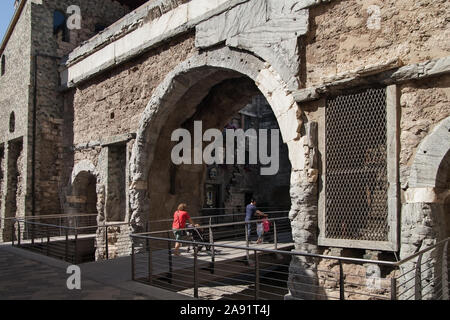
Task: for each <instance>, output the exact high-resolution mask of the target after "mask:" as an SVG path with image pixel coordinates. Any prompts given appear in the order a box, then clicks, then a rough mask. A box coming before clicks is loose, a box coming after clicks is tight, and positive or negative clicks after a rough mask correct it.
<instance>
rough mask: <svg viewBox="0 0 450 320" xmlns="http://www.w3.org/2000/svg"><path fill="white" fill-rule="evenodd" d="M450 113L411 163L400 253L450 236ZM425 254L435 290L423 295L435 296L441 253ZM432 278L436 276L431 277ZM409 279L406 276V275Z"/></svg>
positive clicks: (404, 256) (424, 142)
mask: <svg viewBox="0 0 450 320" xmlns="http://www.w3.org/2000/svg"><path fill="white" fill-rule="evenodd" d="M449 199H450V117H448V118H446V119H445V120H443V121H442V122H441V123H440V124H439V125H437V127H436V128H435V129H434V130H433V132H432V133H430V134H429V135H428V136H427V137H426V138H425V139H424V140H423V142H422V143H421V144H420V146H419V148H418V149H417V151H416V155H415V159H414V162H413V164H412V166H411V171H410V177H409V181H408V190H406V191H405V203H403V205H402V217H401V221H402V230H401V249H400V257H401V258H406V257H408V256H410V255H412V254H414V253H416V252H418V251H420V250H422V249H425V248H427V247H430V246H432V245H434V244H436V243H437V242H439V241H440V240H443V239H445V238H447V237H449V236H450V233H449V231H450V230H449V229H450V228H449V224H450V214H449ZM441 251H442V248H438V250H436V252H435V253H436V255H434V256H432V257H430V256H428V257H426V258H424V259H425V260H424V261H429V262H428V263H427V265H426V266H423V267H422V268H428V269H429V271H428V274H427V276H426V277H427V279H425V280H426V281H428V282H430V281H432V283H433V284H432V287H433V288H434V290H429V289H428V293H427V294H426V295H425V296H422V299H434V298H435V294H436V292H437V291H438V290H440V285H439V283H434V279H437V277H438V276H437V275H440V274H441V270H440V268H441V263H436V262H438V261H441V260H442V259H440V257H441V256H440V255H441V254H442V252H441ZM414 265H415V262H408V263H406V264H405V266H403V268H404V270H409V269H411V268H414ZM430 279H433V280H430ZM406 280H407V279H406Z"/></svg>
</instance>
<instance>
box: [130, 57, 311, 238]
mask: <svg viewBox="0 0 450 320" xmlns="http://www.w3.org/2000/svg"><path fill="white" fill-rule="evenodd" d="M285 88H286V84H284V83H283V81H282V80H281V77H279V76H278V75H277V73H276V71H275V70H273V69H272V67H270V66H268V65H267V64H265V63H264V62H263V61H261V60H260V59H258V58H256V57H255V56H253V55H251V54H248V53H245V52H241V51H235V50H232V49H229V48H220V49H216V50H213V51H210V52H202V53H199V54H198V55H196V56H194V57H192V58H191V59H189V60H187V61H185V62H183V63H181V64H180V65H179V66H178V67H177V68H176V69H175V70H173V71H172V72H171V73H170V74H169V75H168V76H167V77H166V79H165V80H164V81H163V83H162V84H161V85H160V86H159V87H158V88H157V89H156V90H155V92H154V94H153V96H152V99H151V101H150V102H149V104H148V105H147V108H146V110H145V112H144V116H143V118H142V120H141V123H140V128H139V130H138V133H137V139H136V143H135V145H134V147H133V152H132V157H131V168H130V169H131V176H132V181H133V182H132V186H131V190H130V201H131V203H130V205H131V208H132V211H133V212H132V217H131V220H132V222H133V224H134V226H135V228H136V229H137V231H139V228H143V226H144V224H145V221H146V220H147V219H148V218H149V212H150V214H152V213H151V212H155V211H158V210H163V211H165V212H170V211H172V210H173V208H174V206H175V203H176V202H179V201H183V200H184V199H188V200H189V203H191V204H192V205H191V206H194V207H195V208H199V207H200V206H201V203H200V202H201V201H200V200H195V201H193V200H192V194H193V193H195V194H198V193H200V190H194V191H193V190H186V192H185V190H183V189H182V190H179V194H180V195H182V196H180V197H178V198H175V199H174V200H170V201H161V197H160V196H161V194H162V193H164V194H170V192H171V190H170V189H171V188H170V185H166V186H161V185H160V181H164V180H170V179H167V177H168V176H170V168H167V169H166V170H158V169H157V168H158V165H157V164H158V163H164V164H165V165H166V166H170V158H169V157H170V152H167V149H170V148H168V145H167V141H170V135H171V134H172V132H173V130H175V129H177V128H183V127H184V128H186V129H187V130H189V131H190V132H192V130H193V128H192V126H193V122H194V121H193V120H195V119H199V120H201V121H202V122H203V130H207V129H208V128H223V126H224V125H225V124H226V123H227V121H229V120H230V119H231V118H232V117H233V115H234V114H236V113H237V112H238V111H239V110H241V109H242V108H243V107H245V106H246V105H247V104H248V103H249V102H250V101H251V100H252V99H253V97H255V96H257V95H261V94H263V95H264V97H265V98H266V99H267V101H268V103H269V105H270V107H271V109H272V110H273V114H274V115H275V118H276V120H277V122H278V124H279V127H280V130H281V135H282V138H283V142H284V143H286V144H287V149H288V150H289V160H290V162H291V164H292V175H291V178H292V177H293V179H292V180H293V181H295V182H296V183H297V182H298V183H300V182H299V181H300V180H302V177H301V176H302V174H304V172H308V169H310V168H308V167H307V166H308V165H309V163H308V164H305V161H302V158H303V159H304V157H305V152H304V151H303V150H304V148H303V145H302V143H303V142H301V141H300V135H301V130H302V124H303V118H302V114H301V112H300V110H299V108H298V105H297V104H296V102H295V100H294V98H293V97H292V95H291V93H290V92H289V91H287V90H286V89H285ZM161 141H165V143H161ZM299 159H300V160H299ZM293 160H294V161H293ZM168 172H169V175H168ZM177 172H178V176H179V180H190V181H196V183H194V184H189V188H190V189H193V188H194V189H195V188H198V187H199V186H200V185H202V183H200V181H202V179H203V178H204V167H203V166H202V165H191V166H189V168H178V170H177ZM313 183H315V181H314V182H313ZM291 187H292V186H291ZM155 190H156V191H155ZM294 195H295V194H294ZM195 198H196V199H197V197H195ZM152 199H155V201H152ZM199 199H201V198H199ZM295 200H297V199H294V200H292V203H293V204H295V206H294V207H295V208H294V209H291V213H292V210H294V211H296V212H295V213H294V214H291V215H292V216H297V214H298V211H299V210H297V209H298V208H299V205H301V204H300V203H299V201H295ZM157 202H159V203H162V202H164V203H163V204H161V205H163V206H164V207H160V208H155V207H154V206H155V205H157V204H155V203H157ZM161 205H160V206H161Z"/></svg>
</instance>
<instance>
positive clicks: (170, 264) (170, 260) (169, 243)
mask: <svg viewBox="0 0 450 320" xmlns="http://www.w3.org/2000/svg"><path fill="white" fill-rule="evenodd" d="M167 239H170V233H169V232H167ZM167 249H168V252H169V283H170V284H172V276H173V257H172V245H171V242H170V241H167Z"/></svg>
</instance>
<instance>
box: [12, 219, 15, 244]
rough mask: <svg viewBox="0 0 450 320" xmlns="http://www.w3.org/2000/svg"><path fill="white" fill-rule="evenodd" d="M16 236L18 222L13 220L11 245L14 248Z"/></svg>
mask: <svg viewBox="0 0 450 320" xmlns="http://www.w3.org/2000/svg"><path fill="white" fill-rule="evenodd" d="M15 236H16V220H12V226H11V245H12V246H13V247H14V238H15Z"/></svg>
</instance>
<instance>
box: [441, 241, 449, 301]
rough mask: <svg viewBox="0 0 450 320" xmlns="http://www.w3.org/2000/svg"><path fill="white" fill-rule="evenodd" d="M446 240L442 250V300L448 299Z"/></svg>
mask: <svg viewBox="0 0 450 320" xmlns="http://www.w3.org/2000/svg"><path fill="white" fill-rule="evenodd" d="M447 250H448V241H447V242H446V243H445V244H444V251H443V252H442V300H448V266H447V258H448V256H447Z"/></svg>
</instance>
